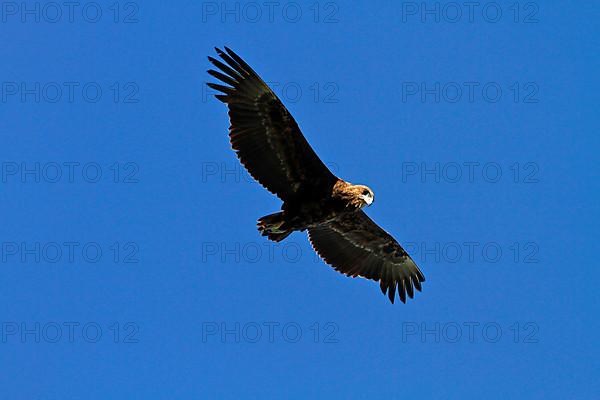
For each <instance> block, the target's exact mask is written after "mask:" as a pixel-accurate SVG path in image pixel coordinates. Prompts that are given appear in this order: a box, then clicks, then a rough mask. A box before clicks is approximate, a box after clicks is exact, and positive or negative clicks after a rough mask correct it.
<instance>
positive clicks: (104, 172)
mask: <svg viewBox="0 0 600 400" xmlns="http://www.w3.org/2000/svg"><path fill="white" fill-rule="evenodd" d="M565 3H566V2H559V1H547V2H516V3H515V2H512V1H511V2H497V3H486V2H482V3H480V4H479V5H478V6H473V8H469V7H468V6H465V5H459V6H458V7H457V3H452V2H427V3H425V6H423V4H422V3H421V2H392V1H390V2H378V3H377V5H374V4H373V3H372V2H354V3H353V4H350V2H312V1H311V2H307V3H304V2H279V3H278V4H277V5H273V6H269V5H268V4H265V3H261V2H253V3H252V2H251V3H243V2H241V3H235V2H228V3H222V2H220V1H219V2H212V1H205V2H201V1H182V2H178V3H177V5H167V4H166V3H165V2H158V1H144V2H116V3H115V2H113V1H110V2H108V1H106V2H105V1H100V2H82V3H79V5H78V6H73V7H74V8H70V7H69V6H66V5H64V4H62V5H61V4H58V3H50V2H27V3H26V8H24V6H23V5H22V4H21V2H3V3H2V10H1V11H2V14H1V16H0V17H1V19H0V37H1V40H0V43H1V44H0V47H1V48H2V54H3V57H2V58H3V62H2V63H1V64H0V76H1V81H2V87H1V93H0V132H1V133H2V143H3V145H2V146H0V156H1V157H0V159H1V161H2V171H1V172H2V176H1V186H2V188H1V190H0V197H1V201H2V205H3V206H2V211H1V215H2V224H1V227H0V242H1V245H2V247H1V254H0V258H1V264H2V265H1V268H0V271H1V276H0V293H2V299H3V301H2V306H0V317H1V318H0V323H1V326H0V328H1V329H0V360H1V362H0V365H1V366H0V387H1V388H2V389H1V391H2V392H3V393H2V394H3V395H2V397H3V398H11V399H58V398H61V399H67V398H86V399H105V398H115V399H119V398H157V399H163V398H165V399H166V398H232V399H237V398H281V397H286V398H306V397H309V396H310V397H315V398H331V397H334V396H335V397H336V398H338V397H342V398H374V397H388V398H400V397H414V396H419V397H423V398H481V397H485V398H490V399H493V398H506V397H510V398H532V399H536V398H540V399H541V398H544V399H548V398H557V399H558V398H578V399H591V398H596V397H597V395H598V392H599V391H600V388H599V386H598V379H597V372H596V373H594V372H593V371H598V370H599V367H600V366H599V365H598V358H599V357H598V356H599V351H598V344H597V332H598V329H599V325H598V318H597V315H598V311H599V310H598V305H597V304H598V303H597V301H596V300H597V284H598V276H599V272H598V269H597V268H596V267H597V261H596V258H597V255H596V250H597V247H596V246H595V240H596V236H597V222H598V218H597V217H598V203H597V195H598V184H597V176H598V171H597V151H598V138H597V132H598V127H599V124H598V122H599V118H598V112H597V104H598V95H597V93H598V89H599V88H598V78H597V72H598V69H599V68H598V67H599V62H598V61H599V59H598V44H599V43H598V24H597V16H598V13H599V11H600V7H599V6H598V5H597V4H593V2H589V3H585V4H584V3H581V4H579V3H575V2H572V3H571V4H565ZM57 4H58V5H57ZM461 4H462V3H461ZM423 7H425V8H423ZM223 45H226V46H229V47H231V48H232V49H234V50H235V51H236V52H238V53H239V54H240V55H241V56H242V57H244V59H245V60H246V61H247V62H248V63H249V64H250V65H252V66H253V67H254V68H255V69H256V71H258V73H259V74H260V75H261V76H262V77H263V79H264V80H265V81H267V82H270V83H272V86H273V88H274V89H275V91H276V92H277V94H278V95H279V96H280V97H281V98H282V100H283V102H284V103H285V104H286V106H287V107H288V108H289V110H290V111H291V112H292V114H293V115H294V116H295V118H296V120H297V121H298V123H299V125H300V127H301V128H302V130H303V132H304V134H305V135H306V137H307V138H308V140H309V142H310V143H311V144H312V145H313V147H314V148H315V150H316V151H317V153H318V154H319V155H320V156H321V158H322V159H323V160H324V161H325V162H326V163H327V164H328V165H329V166H330V168H331V169H332V171H333V172H334V173H336V174H337V175H339V176H341V177H343V178H345V179H347V180H349V181H351V182H356V183H365V184H367V185H369V186H370V187H371V188H372V189H373V190H374V192H375V194H376V198H377V201H376V203H375V204H374V205H373V206H372V207H371V208H369V209H368V210H367V212H368V214H369V215H370V216H371V217H372V218H373V219H374V220H375V221H377V222H378V223H379V224H380V225H381V226H382V227H384V228H385V229H386V230H388V231H389V232H390V233H392V234H393V235H394V236H395V237H396V238H397V239H398V240H399V241H400V242H401V243H402V244H404V246H405V247H406V249H407V250H408V251H409V252H410V254H411V255H412V256H413V258H414V259H415V261H416V262H417V264H418V265H419V266H420V268H421V270H422V271H423V272H424V274H425V276H426V277H427V282H425V284H424V286H423V292H422V293H417V295H416V298H415V299H413V300H410V301H409V302H408V303H407V304H401V303H398V302H397V304H395V305H391V304H389V302H388V300H387V299H386V298H385V297H384V296H383V295H381V293H380V291H379V288H378V285H377V284H375V283H374V282H371V281H366V280H359V279H354V280H353V279H350V278H346V277H344V276H342V275H340V274H338V273H336V272H335V271H334V270H333V269H331V268H330V267H328V266H327V265H325V264H324V263H322V262H321V261H319V260H318V259H316V258H315V256H314V254H313V253H312V251H311V249H310V247H309V245H308V242H307V240H306V237H305V234H301V233H295V234H293V235H292V236H290V237H289V238H288V239H287V240H286V241H285V242H283V243H281V244H279V245H274V244H272V243H269V242H266V241H265V240H264V238H262V237H260V236H259V234H258V232H257V231H256V228H255V223H256V219H257V218H258V217H260V216H263V215H265V214H268V213H271V212H274V211H276V210H277V209H278V208H279V206H280V203H279V201H278V200H277V199H276V198H275V197H273V196H271V195H270V194H268V193H267V192H266V191H265V190H264V189H262V188H261V187H260V186H259V185H258V184H256V183H254V182H252V181H251V180H250V179H249V177H248V175H247V174H246V173H245V172H244V171H243V170H242V169H241V167H240V166H239V164H238V162H237V160H236V158H235V156H234V154H233V152H232V151H231V150H230V148H229V143H228V138H227V126H228V120H227V115H226V109H225V107H224V106H223V105H222V104H221V103H219V102H218V101H216V100H215V99H214V98H212V96H211V92H212V91H211V90H210V89H207V88H206V87H205V86H204V82H205V81H207V80H209V77H208V75H207V74H206V72H205V71H206V70H207V69H208V68H210V64H209V63H208V61H207V59H206V56H207V55H213V54H214V52H213V46H223Z"/></svg>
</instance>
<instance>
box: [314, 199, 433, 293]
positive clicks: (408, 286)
mask: <svg viewBox="0 0 600 400" xmlns="http://www.w3.org/2000/svg"><path fill="white" fill-rule="evenodd" d="M308 237H309V240H310V242H311V244H312V246H313V248H314V249H315V251H316V252H317V254H319V256H320V257H321V258H323V260H325V262H326V263H328V264H330V265H331V266H332V267H333V268H335V269H336V270H337V271H339V272H341V273H343V274H346V275H347V276H351V277H353V278H354V277H357V276H362V277H364V278H368V279H372V280H374V281H380V287H381V291H382V292H383V294H386V293H387V294H388V297H389V299H390V301H391V302H392V303H393V302H394V297H395V295H396V287H397V288H398V297H400V300H402V302H403V303H405V302H406V294H408V297H410V298H411V299H412V298H413V296H414V290H413V287H414V288H415V289H417V290H418V291H421V282H424V281H425V276H423V273H422V272H421V271H420V270H419V267H417V266H416V264H415V263H414V261H413V260H412V259H411V258H410V256H409V255H408V253H406V251H404V249H403V248H402V247H401V246H400V244H398V242H397V241H396V240H395V239H394V238H393V237H392V236H391V235H390V234H388V233H387V232H386V231H384V230H383V229H381V228H380V227H379V226H378V225H377V224H376V223H375V222H373V220H372V219H371V218H369V217H368V216H367V214H365V213H364V212H362V211H357V212H355V213H348V214H343V215H342V216H340V217H339V218H336V219H334V220H332V221H330V222H328V223H326V224H323V225H319V226H317V227H316V228H309V230H308Z"/></svg>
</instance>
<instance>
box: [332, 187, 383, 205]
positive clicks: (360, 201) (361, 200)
mask: <svg viewBox="0 0 600 400" xmlns="http://www.w3.org/2000/svg"><path fill="white" fill-rule="evenodd" d="M334 196H335V197H339V198H340V199H342V200H343V201H344V202H345V203H346V206H347V207H354V208H358V209H360V208H363V207H366V206H370V205H371V204H373V201H375V194H373V191H372V190H371V189H370V188H369V187H368V186H365V185H353V184H351V183H349V182H344V181H342V180H340V181H338V184H336V187H334Z"/></svg>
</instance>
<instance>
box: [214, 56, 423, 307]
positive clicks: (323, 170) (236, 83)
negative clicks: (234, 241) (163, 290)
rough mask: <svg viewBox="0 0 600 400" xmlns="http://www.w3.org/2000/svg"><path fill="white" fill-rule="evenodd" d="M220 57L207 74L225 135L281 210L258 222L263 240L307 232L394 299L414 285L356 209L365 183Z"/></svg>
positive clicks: (411, 270)
mask: <svg viewBox="0 0 600 400" xmlns="http://www.w3.org/2000/svg"><path fill="white" fill-rule="evenodd" d="M216 51H217V54H218V55H219V57H221V59H222V60H223V61H224V62H222V61H219V60H217V59H215V58H212V57H208V59H209V60H210V62H211V63H212V64H213V65H214V66H215V67H217V68H218V69H219V71H217V70H209V71H208V73H209V74H210V75H212V76H213V77H215V78H217V79H219V80H220V81H221V82H222V83H225V84H227V85H228V86H224V85H222V84H215V83H208V86H209V87H211V88H213V89H215V90H217V91H219V92H221V93H220V94H217V95H215V97H216V98H217V99H219V100H221V101H222V102H223V103H225V104H227V107H228V108H229V119H230V123H231V126H230V127H229V138H230V141H231V147H232V148H233V150H235V152H236V154H237V156H238V158H239V159H240V162H241V163H242V164H243V165H244V167H246V169H247V170H248V172H249V173H250V175H252V177H254V179H256V180H257V181H258V182H259V183H260V184H261V185H263V186H264V187H265V188H266V189H267V190H269V191H270V192H272V193H274V194H275V195H277V196H278V197H279V198H280V199H281V200H283V205H282V206H281V210H282V211H280V212H277V213H275V214H271V215H267V216H264V217H262V218H260V219H259V220H258V229H259V231H260V232H261V234H262V235H263V236H266V237H268V238H269V239H270V240H274V241H277V242H278V241H281V240H283V239H285V238H286V237H287V236H288V235H289V234H290V233H292V232H293V231H304V230H308V237H309V240H310V242H311V244H312V246H313V248H314V249H315V251H316V252H317V253H318V254H319V256H320V257H321V258H322V259H323V260H325V262H327V263H328V264H330V265H331V266H332V267H333V268H334V269H335V270H337V271H339V272H341V273H343V274H345V275H347V276H351V277H357V276H361V277H364V278H367V279H372V280H374V281H379V283H380V287H381V291H382V292H383V293H384V294H386V293H387V295H388V297H389V299H390V301H391V302H392V303H393V302H394V298H395V294H396V290H397V291H398V297H399V298H400V300H402V302H406V296H407V295H408V297H410V298H412V297H413V295H414V289H417V290H419V291H420V290H421V282H424V281H425V277H424V276H423V274H422V273H421V271H420V270H419V268H418V267H417V266H416V265H415V263H414V262H413V260H412V259H411V258H410V256H409V255H408V254H407V253H406V251H404V249H403V248H402V247H401V246H400V244H398V242H397V241H396V240H395V239H394V238H393V237H392V236H391V235H389V234H388V233H387V232H385V231H384V230H383V229H381V228H380V227H379V226H378V225H377V224H376V223H375V222H373V221H372V220H371V219H370V218H369V217H368V216H367V215H366V214H365V213H364V212H363V211H362V210H361V209H362V208H363V207H365V206H369V205H371V204H372V203H373V201H374V198H375V197H374V194H373V191H372V190H371V189H369V188H368V187H367V186H364V185H353V184H351V183H349V182H346V181H344V180H342V179H339V178H338V177H336V176H335V175H334V174H333V173H331V171H330V170H329V169H328V168H327V167H326V166H325V164H324V163H323V162H322V161H321V160H320V159H319V157H318V156H317V154H316V153H315V152H314V150H313V149H312V148H311V147H310V145H309V144H308V142H307V141H306V139H305V137H304V135H303V134H302V132H301V131H300V128H299V127H298V124H297V123H296V121H295V120H294V118H293V117H292V116H291V114H290V113H289V111H288V110H287V109H286V108H285V106H284V105H283V104H282V103H281V101H280V100H279V98H278V97H277V96H276V95H275V93H273V91H272V90H271V89H270V88H269V87H268V86H267V84H266V83H265V82H264V81H263V80H262V79H261V78H260V77H259V76H258V74H257V73H256V72H254V70H253V69H252V68H250V66H249V65H248V64H246V62H245V61H244V60H242V59H241V58H240V57H239V56H238V55H237V54H235V53H234V52H233V51H231V50H230V49H228V48H227V47H225V52H223V51H222V50H220V49H216Z"/></svg>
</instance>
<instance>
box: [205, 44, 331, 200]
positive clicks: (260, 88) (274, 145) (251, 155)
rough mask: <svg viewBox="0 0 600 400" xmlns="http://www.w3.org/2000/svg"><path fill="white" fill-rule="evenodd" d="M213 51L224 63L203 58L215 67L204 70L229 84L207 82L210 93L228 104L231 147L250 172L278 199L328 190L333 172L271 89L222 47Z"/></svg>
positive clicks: (242, 62)
mask: <svg viewBox="0 0 600 400" xmlns="http://www.w3.org/2000/svg"><path fill="white" fill-rule="evenodd" d="M215 50H216V51H217V54H218V55H219V56H220V57H221V58H222V59H223V61H224V62H225V64H224V63H223V62H221V61H219V60H216V59H214V58H212V57H208V59H209V60H210V62H211V63H213V64H214V65H215V66H216V67H217V68H218V69H219V70H220V71H215V70H209V71H208V73H209V74H210V75H212V76H214V77H215V78H217V79H219V80H221V81H222V82H223V83H226V84H227V85H229V86H224V85H220V84H214V83H208V84H207V85H208V86H209V87H211V88H213V89H215V90H218V91H220V92H222V94H217V95H215V97H217V98H218V99H219V100H221V101H222V102H223V103H226V104H227V106H228V107H229V120H230V123H231V126H230V127H229V137H230V141H231V146H232V147H233V149H234V150H235V151H236V153H237V156H238V158H239V159H240V161H241V163H242V164H243V165H244V166H245V167H246V169H247V170H248V172H249V173H250V175H252V177H254V179H256V180H257V181H258V182H260V183H261V184H262V185H263V186H264V187H266V188H267V189H268V190H269V191H271V192H272V193H274V194H276V195H277V196H279V198H281V199H282V200H286V199H288V198H290V197H293V196H294V195H295V194H297V193H298V192H299V191H301V190H302V191H308V192H311V193H315V194H316V192H318V191H321V190H323V191H326V190H328V189H331V187H332V186H333V184H334V183H335V181H336V180H337V178H336V176H335V175H333V174H332V173H331V171H330V170H329V169H328V168H327V167H326V166H325V164H323V162H322V161H321V160H320V159H319V157H318V156H317V155H316V153H315V152H314V150H313V149H312V148H311V147H310V145H309V144H308V142H307V141H306V139H305V138H304V136H303V135H302V132H301V131H300V128H298V124H296V121H294V118H293V117H292V116H291V114H290V113H289V111H288V110H287V109H286V108H285V106H284V105H283V103H281V101H280V100H279V98H278V97H277V96H276V95H275V93H273V91H272V90H271V89H270V88H269V86H267V84H266V83H265V82H264V81H263V80H262V79H261V78H260V77H259V76H258V74H257V73H256V72H254V70H252V68H250V66H249V65H248V64H246V62H245V61H244V60H242V59H241V58H240V56H238V55H237V54H235V53H234V52H233V51H231V50H230V49H228V48H227V47H225V51H226V52H223V51H222V50H220V49H217V48H216V49H215Z"/></svg>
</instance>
